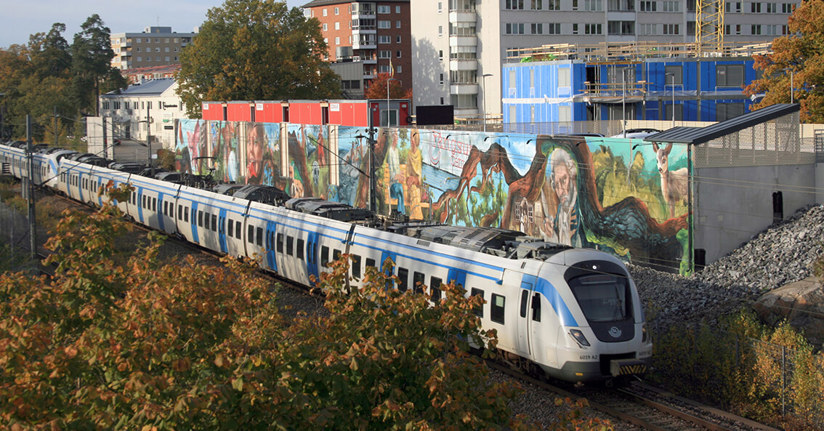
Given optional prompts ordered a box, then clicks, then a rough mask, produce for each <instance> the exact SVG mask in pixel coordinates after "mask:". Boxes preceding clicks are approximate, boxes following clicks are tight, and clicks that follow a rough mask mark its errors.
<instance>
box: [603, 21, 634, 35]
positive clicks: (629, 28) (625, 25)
mask: <svg viewBox="0 0 824 431" xmlns="http://www.w3.org/2000/svg"><path fill="white" fill-rule="evenodd" d="M607 30H608V31H609V34H611V35H620V36H628V35H633V34H635V22H634V21H609V22H607Z"/></svg>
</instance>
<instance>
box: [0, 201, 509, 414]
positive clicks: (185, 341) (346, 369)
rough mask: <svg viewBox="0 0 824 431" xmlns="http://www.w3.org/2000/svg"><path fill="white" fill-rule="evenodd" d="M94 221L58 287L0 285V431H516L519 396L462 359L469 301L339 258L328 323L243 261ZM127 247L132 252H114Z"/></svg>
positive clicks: (62, 227) (9, 278)
mask: <svg viewBox="0 0 824 431" xmlns="http://www.w3.org/2000/svg"><path fill="white" fill-rule="evenodd" d="M114 211H115V210H113V209H110V208H109V209H105V210H103V211H101V212H99V213H95V214H92V215H88V214H80V213H68V212H67V213H66V214H65V216H64V218H63V220H62V221H61V223H60V224H59V226H58V228H57V230H56V234H55V235H54V236H53V238H51V239H50V241H49V243H48V247H50V248H51V249H52V250H54V251H55V253H54V255H53V256H52V257H51V258H49V260H50V262H53V263H56V264H58V269H57V272H56V274H55V276H54V277H52V278H49V277H45V276H43V277H31V276H27V275H25V274H22V273H5V274H3V275H2V276H0V367H2V368H0V369H2V370H3V371H2V373H0V424H2V425H0V426H2V427H4V428H11V429H23V428H52V429H77V428H81V429H216V428H233V429H269V428H282V429H321V428H323V429H353V428H361V429H403V428H414V429H435V428H437V429H441V428H450V429H481V428H499V427H505V428H510V429H521V428H524V425H523V424H521V423H520V422H519V420H518V419H513V417H512V414H511V411H510V409H509V403H510V402H511V399H512V397H513V396H514V395H515V393H516V390H515V389H514V388H512V387H510V386H507V385H503V384H496V383H491V382H490V381H489V379H488V378H487V369H486V367H485V366H484V365H483V364H482V363H481V362H480V359H479V358H478V357H476V356H473V355H470V354H468V353H467V351H468V350H469V344H470V342H474V343H482V338H481V337H484V338H483V339H488V340H490V341H491V342H493V343H494V334H484V333H482V332H480V331H479V328H478V324H479V322H478V319H477V318H476V317H475V315H474V314H473V313H472V308H473V306H475V305H477V303H476V302H477V301H479V299H465V298H464V296H463V292H462V291H461V290H460V289H458V288H456V287H454V286H444V289H443V290H444V292H445V299H442V300H441V303H440V306H438V307H431V306H430V305H429V302H430V300H431V298H429V297H428V296H426V295H414V294H403V293H399V292H398V291H397V290H396V289H386V288H385V284H386V278H385V276H384V275H383V274H382V273H379V272H378V271H376V270H372V271H371V272H369V273H368V274H367V279H368V280H369V283H367V284H368V285H369V286H368V287H367V288H365V289H363V290H360V291H355V292H351V293H346V292H345V291H344V290H343V289H340V288H339V287H338V286H341V285H342V284H343V283H342V282H343V277H344V276H345V271H346V265H345V262H337V263H336V264H335V267H334V272H333V273H332V274H331V276H328V277H324V278H323V279H322V280H320V282H319V287H320V288H321V289H323V290H324V291H326V293H327V300H326V302H325V307H326V310H327V311H326V312H323V313H317V314H316V315H315V314H313V315H306V314H299V315H298V317H297V318H294V319H287V318H285V317H283V316H284V314H282V313H281V307H280V306H279V303H278V290H277V289H273V288H272V286H271V283H270V281H269V280H268V279H267V278H264V277H261V276H260V275H259V274H257V273H256V272H255V271H254V266H253V265H248V264H242V263H240V262H238V261H236V260H233V259H229V258H224V259H223V260H222V261H223V265H218V266H214V265H204V264H202V263H200V262H197V261H196V260H195V259H194V258H191V257H189V258H184V259H180V260H174V261H163V260H162V259H160V258H159V257H158V256H159V254H158V250H159V242H158V241H156V240H152V241H148V242H146V244H145V245H142V246H137V247H136V246H135V245H134V241H133V240H132V238H133V237H134V234H133V233H129V232H128V225H127V224H125V223H124V222H122V221H120V220H119V218H117V217H112V216H111V214H112V213H113V212H114ZM124 238H125V239H126V241H127V243H128V245H129V246H128V247H123V246H122V244H123V242H124Z"/></svg>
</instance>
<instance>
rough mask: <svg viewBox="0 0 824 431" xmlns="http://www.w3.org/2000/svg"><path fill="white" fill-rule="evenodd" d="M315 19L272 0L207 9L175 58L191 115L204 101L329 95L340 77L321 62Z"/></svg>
mask: <svg viewBox="0 0 824 431" xmlns="http://www.w3.org/2000/svg"><path fill="white" fill-rule="evenodd" d="M326 49H327V47H326V44H325V43H324V42H323V37H322V36H321V33H320V24H319V22H318V21H317V20H316V19H309V20H307V19H306V18H304V16H303V14H302V13H301V12H300V10H299V9H298V8H292V9H291V10H290V9H289V8H288V7H287V5H286V3H285V2H279V1H274V0H264V1H257V0H226V1H225V2H224V3H223V5H222V6H221V7H219V8H212V9H210V10H209V12H208V14H207V19H206V21H205V22H204V23H203V25H202V26H201V28H200V33H199V34H198V36H197V37H196V38H195V39H194V40H193V41H192V44H191V45H190V46H188V47H186V49H184V50H183V52H182V53H181V56H180V62H181V69H180V72H179V73H178V76H177V79H178V94H179V95H180V96H181V99H182V100H183V102H184V103H185V104H186V109H187V113H188V115H189V116H190V117H192V118H197V117H200V103H201V102H202V101H204V100H287V99H323V98H334V97H338V96H339V94H340V78H339V77H338V76H337V75H336V74H335V73H334V72H332V70H331V69H330V68H329V65H328V64H327V63H326V62H324V61H323V56H324V55H325V53H326Z"/></svg>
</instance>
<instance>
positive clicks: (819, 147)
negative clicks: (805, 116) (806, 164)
mask: <svg viewBox="0 0 824 431" xmlns="http://www.w3.org/2000/svg"><path fill="white" fill-rule="evenodd" d="M813 139H814V141H813V144H814V145H815V161H816V163H824V130H816V131H815V135H814V138H813Z"/></svg>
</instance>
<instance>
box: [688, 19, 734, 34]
mask: <svg viewBox="0 0 824 431" xmlns="http://www.w3.org/2000/svg"><path fill="white" fill-rule="evenodd" d="M729 28H730V26H726V29H729ZM725 34H730V33H729V32H727V33H725ZM687 36H695V21H687Z"/></svg>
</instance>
